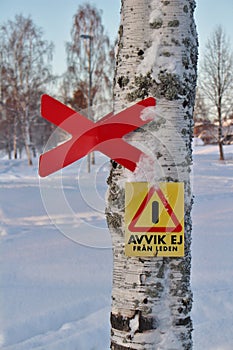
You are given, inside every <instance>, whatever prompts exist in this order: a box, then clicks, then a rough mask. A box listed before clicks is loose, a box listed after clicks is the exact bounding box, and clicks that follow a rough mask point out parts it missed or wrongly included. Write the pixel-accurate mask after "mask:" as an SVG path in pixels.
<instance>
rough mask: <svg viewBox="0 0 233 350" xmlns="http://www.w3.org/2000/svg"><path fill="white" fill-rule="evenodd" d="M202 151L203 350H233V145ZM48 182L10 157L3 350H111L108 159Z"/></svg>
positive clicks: (197, 185)
mask: <svg viewBox="0 0 233 350" xmlns="http://www.w3.org/2000/svg"><path fill="white" fill-rule="evenodd" d="M225 153H226V158H227V161H226V162H224V163H221V162H219V161H218V153H217V147H216V146H198V147H196V148H195V150H194V172H193V187H194V193H195V205H194V208H193V223H194V227H193V244H192V251H193V253H192V255H193V262H192V288H193V293H194V304H193V312H192V316H193V323H194V332H193V339H194V350H204V349H205V350H232V349H233V146H226V147H225ZM85 166H86V163H85V161H83V162H80V163H79V165H77V164H75V165H73V166H71V167H69V168H68V169H67V170H65V171H64V172H63V174H62V177H61V176H60V175H59V174H56V175H54V176H52V177H50V178H47V179H45V180H44V181H41V182H39V179H38V176H37V169H36V166H34V167H33V168H29V167H27V165H26V161H8V160H4V159H0V349H1V350H33V349H36V350H107V349H109V333H110V323H109V313H110V306H111V279H112V275H111V273H112V252H111V248H110V247H111V242H110V237H109V234H108V231H107V229H106V224H105V218H104V203H105V192H106V177H107V175H108V171H109V169H108V161H107V160H106V159H105V158H104V157H101V156H99V157H98V165H97V166H96V168H95V169H96V171H95V173H92V174H91V176H87V174H86V169H85Z"/></svg>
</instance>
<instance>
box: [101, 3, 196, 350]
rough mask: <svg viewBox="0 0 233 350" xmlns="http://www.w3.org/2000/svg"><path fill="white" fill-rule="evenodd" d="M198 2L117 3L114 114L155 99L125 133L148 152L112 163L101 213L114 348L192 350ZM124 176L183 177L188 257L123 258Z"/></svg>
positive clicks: (142, 178) (135, 178) (166, 179)
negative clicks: (143, 122) (144, 118)
mask: <svg viewBox="0 0 233 350" xmlns="http://www.w3.org/2000/svg"><path fill="white" fill-rule="evenodd" d="M194 9H195V0H171V1H165V0H164V1H161V0H144V1H141V0H122V9H121V24H120V29H119V40H118V51H117V59H116V71H115V86H114V111H115V113H116V112H119V111H120V110H122V109H124V108H126V107H128V106H129V105H131V104H132V103H135V102H137V101H139V100H141V99H143V98H145V97H147V96H153V97H155V98H156V100H157V107H156V113H155V114H156V118H155V121H154V122H151V123H150V124H148V126H146V127H144V128H143V130H142V129H141V130H140V131H139V132H138V131H137V132H135V133H132V134H131V136H130V137H129V138H128V141H129V140H131V142H132V143H134V142H136V141H135V139H136V140H139V141H137V142H136V144H137V147H138V148H141V149H142V150H143V151H144V152H147V153H149V154H150V157H151V158H153V162H152V163H151V162H149V163H148V162H146V160H145V159H142V160H141V161H140V164H138V169H137V170H136V172H135V174H132V173H130V172H129V171H128V170H126V169H123V168H122V167H121V166H120V165H118V164H116V163H115V162H112V163H113V166H112V169H111V172H110V176H109V178H108V184H109V191H108V207H107V209H106V216H107V222H108V226H109V229H110V232H111V235H112V241H113V250H114V270H113V290H112V312H111V326H112V330H111V349H112V350H126V349H135V350H136V349H141V350H142V349H143V350H162V349H164V350H165V349H166V350H168V349H170V350H181V349H186V350H190V349H192V321H191V317H190V312H191V307H192V292H191V288H190V269H191V252H190V244H191V227H192V223H191V218H190V213H191V207H192V194H191V186H190V178H189V174H190V166H191V163H192V150H191V142H192V128H193V119H192V113H193V106H194V100H195V87H196V64H197V36H196V28H195V23H194V19H193V12H194ZM126 181H149V182H151V183H158V182H169V181H171V182H177V181H179V182H183V183H184V187H185V256H184V257H183V258H161V257H153V258H150V257H147V258H141V257H140V258H138V257H126V256H125V253H124V234H125V232H124V231H125V227H124V211H125V207H124V205H125V204H124V184H125V182H126Z"/></svg>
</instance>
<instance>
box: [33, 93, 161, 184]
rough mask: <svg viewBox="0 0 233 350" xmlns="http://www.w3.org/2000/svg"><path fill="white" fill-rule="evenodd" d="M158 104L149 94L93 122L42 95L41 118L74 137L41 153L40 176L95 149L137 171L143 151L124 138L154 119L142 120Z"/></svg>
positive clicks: (56, 169)
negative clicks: (125, 107) (116, 112)
mask: <svg viewBox="0 0 233 350" xmlns="http://www.w3.org/2000/svg"><path fill="white" fill-rule="evenodd" d="M155 104H156V102H155V99H154V98H152V97H149V98H147V99H145V100H142V101H140V102H138V103H136V104H134V105H133V106H131V107H129V108H127V109H125V110H123V111H122V112H120V113H118V114H115V115H114V114H113V113H110V114H108V115H106V116H104V117H103V118H102V119H100V120H99V121H98V122H97V123H93V122H92V121H91V120H89V119H87V118H86V117H84V116H83V115H82V114H80V113H78V112H76V111H74V110H73V109H71V108H69V107H67V106H65V105H64V104H63V103H61V102H59V101H57V100H55V99H54V98H52V97H50V96H48V95H43V96H42V99H41V114H42V117H43V118H45V119H47V120H48V121H50V122H52V123H53V124H55V125H57V126H59V127H60V128H62V129H63V130H65V131H66V132H68V133H69V134H71V135H72V138H71V139H70V140H68V141H67V142H65V143H63V144H61V145H59V146H57V147H56V148H54V149H51V150H49V151H48V152H45V153H44V154H42V155H41V156H40V161H39V175H40V176H41V177H45V176H47V175H50V174H52V173H54V172H55V171H58V170H60V169H62V168H64V167H66V166H68V165H70V164H72V163H73V162H75V161H77V160H79V159H80V158H82V157H84V156H85V155H87V154H88V153H90V152H92V151H100V152H102V153H104V154H105V155H107V156H109V157H110V158H111V159H113V160H115V161H116V162H117V163H119V164H121V165H123V166H124V167H125V168H127V169H129V170H131V171H134V170H135V168H136V166H137V163H138V162H139V159H140V157H141V155H142V154H143V152H141V151H140V150H139V149H137V148H136V147H134V146H131V145H130V144H128V143H127V142H125V141H124V140H123V139H122V137H123V136H124V135H126V134H128V133H129V132H131V131H134V130H135V129H137V128H139V127H141V126H143V125H145V124H147V123H149V122H150V121H151V120H152V119H149V118H146V120H143V118H142V117H141V116H142V112H143V110H144V109H145V108H146V107H151V106H155Z"/></svg>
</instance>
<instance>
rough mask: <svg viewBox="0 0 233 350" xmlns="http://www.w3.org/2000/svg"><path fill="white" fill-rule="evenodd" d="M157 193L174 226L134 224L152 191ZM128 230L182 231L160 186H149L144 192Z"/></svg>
mask: <svg viewBox="0 0 233 350" xmlns="http://www.w3.org/2000/svg"><path fill="white" fill-rule="evenodd" d="M155 192H156V193H157V195H158V197H159V198H160V200H161V202H162V203H163V205H164V208H165V209H166V211H167V213H168V215H169V216H170V218H171V219H172V221H173V223H174V227H158V226H151V227H150V226H149V227H146V226H136V225H137V222H138V220H139V219H140V217H141V214H142V213H143V210H144V209H145V208H146V206H147V204H148V203H149V201H150V199H151V197H152V196H153V194H154V193H155ZM128 229H129V231H131V232H168V233H169V232H181V231H182V225H181V223H180V222H179V220H178V219H177V217H176V215H175V213H174V211H173V209H172V207H171V206H170V204H169V203H168V201H167V199H166V198H165V196H164V194H163V192H162V191H161V189H160V188H157V187H151V188H150V190H149V191H148V193H147V194H146V196H145V198H144V199H143V201H142V203H141V205H140V207H139V208H138V210H137V211H136V213H135V215H134V217H133V219H132V221H131V223H130V224H129V226H128Z"/></svg>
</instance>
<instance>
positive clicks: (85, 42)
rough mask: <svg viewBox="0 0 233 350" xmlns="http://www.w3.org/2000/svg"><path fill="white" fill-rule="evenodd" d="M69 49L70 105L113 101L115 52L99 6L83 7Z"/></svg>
mask: <svg viewBox="0 0 233 350" xmlns="http://www.w3.org/2000/svg"><path fill="white" fill-rule="evenodd" d="M66 51H67V65H68V68H67V72H66V74H65V79H64V81H63V84H62V85H63V93H64V92H65V93H66V97H65V98H66V100H67V101H68V102H69V104H70V105H71V106H72V107H73V108H75V109H80V108H84V107H85V108H87V107H88V103H89V105H90V106H92V105H93V104H99V103H103V102H104V101H106V100H109V99H110V98H111V97H112V96H111V95H112V77H113V61H114V54H113V48H112V46H111V44H110V41H109V37H108V36H107V34H106V33H105V30H104V26H103V24H102V13H101V11H100V10H98V9H97V8H96V7H95V6H92V5H90V4H88V3H85V4H83V5H80V6H79V8H78V10H77V13H76V14H75V15H74V19H73V26H72V29H71V42H69V43H67V46H66ZM64 85H65V89H64ZM64 90H65V91H64ZM89 90H90V91H89ZM89 93H90V95H89ZM63 95H64V94H63Z"/></svg>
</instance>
